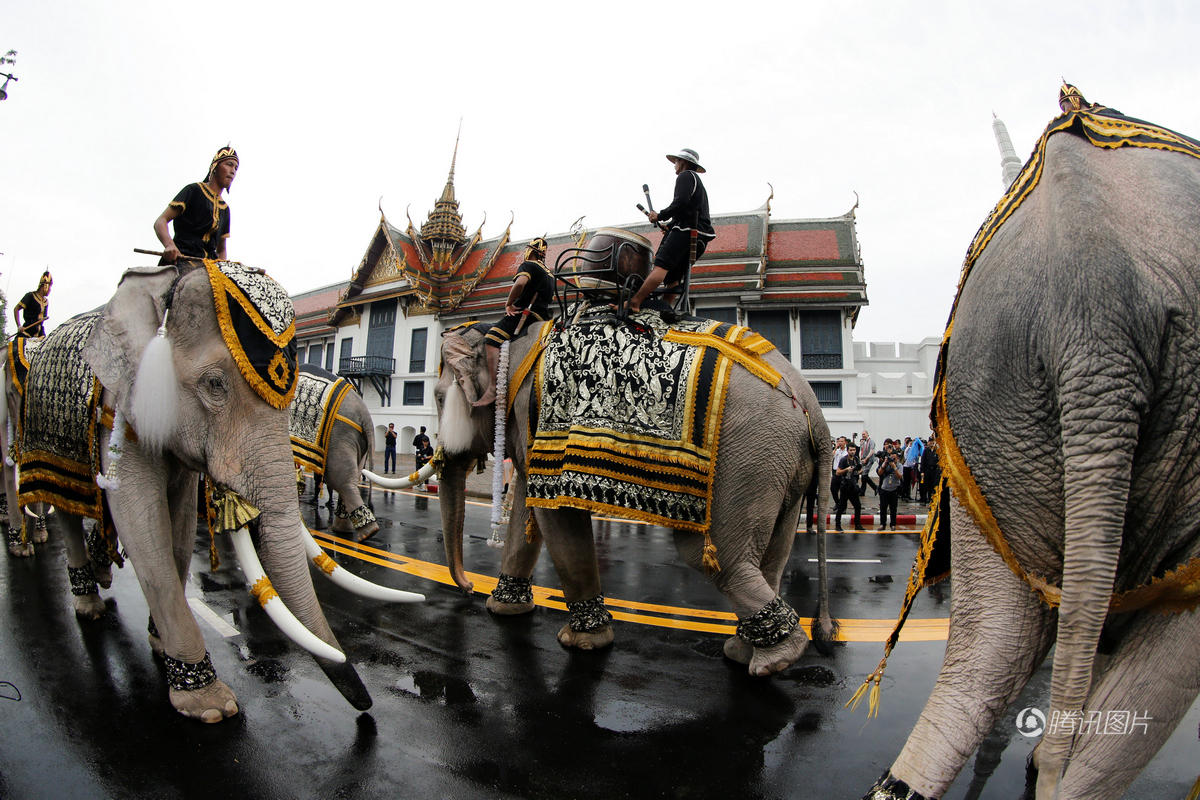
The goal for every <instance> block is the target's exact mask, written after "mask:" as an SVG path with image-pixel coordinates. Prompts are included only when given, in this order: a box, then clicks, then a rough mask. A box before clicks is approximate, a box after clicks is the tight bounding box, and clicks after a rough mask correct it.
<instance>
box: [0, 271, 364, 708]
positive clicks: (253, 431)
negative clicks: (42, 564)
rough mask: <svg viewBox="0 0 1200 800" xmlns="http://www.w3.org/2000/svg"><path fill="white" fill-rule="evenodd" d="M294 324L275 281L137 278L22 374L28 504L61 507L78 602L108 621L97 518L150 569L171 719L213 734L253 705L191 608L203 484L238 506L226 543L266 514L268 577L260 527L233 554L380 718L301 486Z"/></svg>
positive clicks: (147, 578) (214, 276) (68, 329)
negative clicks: (222, 670)
mask: <svg viewBox="0 0 1200 800" xmlns="http://www.w3.org/2000/svg"><path fill="white" fill-rule="evenodd" d="M293 320H294V311H293V309H292V306H291V301H290V299H289V298H288V296H287V294H286V292H284V291H283V289H282V288H281V287H280V286H279V285H278V284H276V283H275V282H274V281H272V280H271V279H270V278H268V277H267V276H266V275H265V274H263V273H262V272H261V271H260V270H255V269H252V268H247V267H244V266H243V265H240V264H235V263H231V262H213V261H208V262H204V265H203V266H202V267H200V266H198V265H196V264H195V262H193V263H192V264H191V265H189V266H186V267H179V268H176V267H166V268H160V269H152V270H131V271H129V272H127V273H126V274H125V276H124V277H123V278H122V280H121V282H120V285H119V286H118V288H117V292H116V294H115V295H114V296H113V297H112V299H111V300H110V301H109V302H108V304H107V305H106V306H104V307H103V308H102V309H100V310H99V311H95V312H90V313H87V314H82V315H79V316H78V317H75V318H73V319H71V320H69V321H67V322H65V323H63V324H62V325H60V326H59V327H58V328H56V329H55V330H54V332H53V333H51V334H50V336H48V337H46V339H45V340H44V341H43V342H42V343H40V344H39V345H38V347H37V353H36V356H35V357H33V358H31V359H30V360H29V361H28V362H27V367H28V369H27V371H26V372H25V373H24V374H23V375H21V376H20V377H21V380H22V384H23V385H22V392H21V393H20V399H21V402H20V404H19V406H18V407H17V409H16V414H17V415H18V421H19V425H18V426H17V428H18V429H19V431H20V436H19V443H18V444H19V446H18V462H19V466H20V487H19V491H20V502H21V503H22V504H26V503H31V502H38V501H43V502H53V503H54V504H55V506H56V507H57V508H58V511H59V513H58V514H56V515H55V519H57V520H59V522H58V527H60V528H61V529H62V532H63V534H64V537H65V539H66V542H67V552H68V563H69V571H70V573H71V583H72V590H73V592H74V593H75V594H76V595H77V596H78V597H80V598H84V601H83V602H84V605H83V607H82V608H81V606H80V605H79V603H78V602H77V605H76V610H77V613H81V614H83V615H92V614H95V613H99V610H100V608H98V607H96V603H97V602H98V600H99V598H98V595H97V592H96V587H95V582H94V581H95V579H94V576H93V574H92V570H91V568H90V559H89V557H88V554H87V553H86V551H85V549H84V548H83V547H82V544H81V543H82V540H83V537H82V524H81V523H82V519H83V518H85V517H90V518H92V519H95V520H98V521H101V526H100V527H101V528H102V529H103V531H102V532H103V533H104V534H105V535H106V540H107V542H108V544H109V547H110V550H111V551H115V550H116V540H115V538H113V536H114V534H115V536H118V537H119V541H120V545H121V547H122V548H123V549H124V551H126V552H127V553H128V557H129V558H130V559H131V560H132V561H133V563H134V564H135V565H136V568H137V578H138V580H139V582H140V583H141V588H142V591H143V594H144V595H145V597H146V602H147V604H148V605H149V607H150V615H151V623H150V627H151V631H150V633H151V635H150V642H151V646H152V648H153V649H154V650H155V652H156V653H157V654H159V655H161V656H162V658H163V660H164V662H165V664H166V667H167V679H168V684H169V698H170V702H171V704H172V706H174V707H175V709H176V710H178V711H179V712H180V713H181V714H184V715H185V716H188V717H192V718H195V719H200V720H203V721H205V722H217V721H220V720H221V719H223V718H225V717H228V716H230V715H232V714H236V713H237V711H238V706H237V702H236V698H235V697H234V694H233V692H232V691H231V690H230V689H229V687H228V686H227V685H226V684H225V683H224V682H222V681H221V680H219V679H218V678H217V677H216V674H215V671H214V670H213V668H212V663H211V660H210V659H209V657H208V654H207V652H206V650H205V645H204V638H203V636H202V634H201V631H200V628H199V626H198V625H197V623H196V620H195V618H194V617H193V616H192V613H191V611H190V609H189V607H188V604H187V601H186V598H185V597H184V586H185V583H186V579H187V574H188V567H189V562H190V560H191V553H192V542H193V539H194V537H195V531H196V496H197V480H198V474H199V473H200V472H203V473H205V474H206V475H207V476H209V478H210V480H212V481H214V482H215V484H216V485H217V486H218V494H223V495H224V496H225V497H226V499H227V500H230V501H231V502H230V503H226V504H224V505H222V506H221V508H222V509H223V510H224V512H225V513H224V515H223V516H222V517H221V519H224V520H226V523H225V527H226V528H229V529H232V528H235V527H238V526H242V525H243V523H246V522H248V521H250V520H251V518H253V517H255V516H257V528H258V531H259V538H258V544H259V550H260V551H261V553H262V560H263V564H265V569H266V572H267V573H269V574H270V578H269V579H268V578H267V577H266V574H264V573H263V568H262V567H261V566H260V565H259V563H258V556H257V553H256V552H255V550H254V547H253V545H251V544H250V539H249V535H248V533H247V532H246V530H245V527H242V528H241V530H239V531H237V532H236V533H234V534H233V543H234V546H235V549H237V551H238V555H239V557H240V559H241V560H242V563H243V569H244V571H245V573H246V576H247V580H248V581H249V582H251V583H253V589H252V591H253V592H254V593H255V595H256V597H257V598H258V600H259V602H260V603H261V604H262V605H263V608H264V610H266V611H267V613H268V614H269V615H271V617H272V619H275V620H277V621H281V624H282V626H283V627H284V628H285V631H286V632H288V635H289V636H292V637H293V638H295V639H297V640H298V641H301V642H302V643H303V644H304V645H305V646H306V647H307V648H308V649H310V650H311V651H313V652H314V653H315V654H318V657H317V661H318V663H319V664H320V666H321V668H322V669H323V670H324V671H325V672H326V674H327V675H328V676H329V677H330V679H331V680H332V682H333V683H334V684H335V686H336V687H337V688H338V689H339V691H341V692H342V694H343V695H344V696H345V697H346V698H347V699H348V700H349V701H350V703H351V704H352V705H354V706H355V707H356V708H360V709H362V708H367V707H369V706H370V704H371V699H370V696H369V695H368V694H367V691H366V689H365V687H364V686H363V684H362V682H361V680H360V679H359V677H358V675H357V673H356V672H355V671H354V669H353V667H352V666H350V665H349V664H348V663H346V661H345V656H344V654H343V653H342V652H341V649H340V647H339V646H338V643H337V640H336V638H335V637H334V635H333V632H332V631H331V630H330V628H329V625H328V623H327V622H326V620H325V617H324V615H323V614H322V612H321V608H320V605H319V604H318V602H317V598H316V593H315V592H314V590H313V586H312V581H311V578H310V576H309V569H308V561H309V558H312V559H313V560H314V561H316V562H317V563H318V565H319V566H321V567H322V571H324V572H332V573H333V575H331V577H335V576H336V575H337V574H339V572H344V570H340V568H337V567H336V565H332V562H331V560H330V559H328V558H327V557H325V556H324V555H323V554H321V553H320V551H319V548H317V547H316V545H315V543H312V541H311V537H310V536H308V531H307V529H306V528H304V526H303V523H302V521H301V517H300V513H299V504H298V502H297V499H296V494H295V490H294V488H293V486H294V484H293V479H294V471H293V465H292V464H293V462H292V458H291V447H290V443H289V441H288V415H287V410H286V409H287V405H288V403H289V402H290V400H291V397H292V393H293V391H294V384H295V344H294V322H293ZM156 331H157V333H156ZM114 431H115V432H114ZM97 471H100V472H101V474H96V473H97ZM231 493H236V495H237V496H240V498H244V501H246V502H248V503H250V504H252V506H253V508H247V507H246V506H245V505H244V503H240V502H238V501H237V500H236V498H233V495H232V494H231ZM230 519H232V520H233V522H232V523H230V522H228V520H230ZM314 551H315V552H314ZM322 559H323V560H322ZM327 562H328V563H327ZM380 588H382V587H380ZM385 593H386V592H385ZM285 607H286V608H285ZM289 610H290V614H289V613H288V611H289Z"/></svg>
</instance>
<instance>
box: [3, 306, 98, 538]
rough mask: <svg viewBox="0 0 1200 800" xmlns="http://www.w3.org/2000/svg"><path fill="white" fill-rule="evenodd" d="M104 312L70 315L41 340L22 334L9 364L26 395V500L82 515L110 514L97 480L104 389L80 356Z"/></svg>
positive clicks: (20, 438)
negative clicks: (99, 408)
mask: <svg viewBox="0 0 1200 800" xmlns="http://www.w3.org/2000/svg"><path fill="white" fill-rule="evenodd" d="M99 318H100V313H99V312H93V313H88V314H80V315H79V316H77V317H73V318H72V319H70V320H68V321H67V322H65V323H63V324H62V325H59V326H58V327H57V328H55V329H54V330H53V331H52V332H51V333H50V335H49V336H47V337H46V338H44V339H42V340H41V341H40V343H38V344H37V345H36V347H31V345H32V344H33V342H32V341H29V340H17V341H20V342H23V344H22V345H21V346H20V347H21V349H20V350H19V351H18V352H14V350H15V348H14V346H11V345H10V348H9V362H8V363H9V369H10V370H11V371H12V373H13V375H12V380H13V383H14V385H16V386H17V387H18V390H19V391H20V393H21V395H22V396H23V401H22V403H21V413H20V415H19V416H18V418H17V420H16V422H17V431H16V445H17V459H16V460H17V464H18V465H19V468H20V481H19V489H18V502H19V503H20V505H21V506H27V505H29V504H31V503H36V502H44V503H50V504H52V505H53V506H54V507H55V508H59V509H62V510H63V511H66V512H68V513H71V514H77V515H79V516H81V517H89V518H91V519H96V520H105V519H106V516H107V515H106V513H105V510H104V498H103V492H102V491H101V490H100V487H99V486H97V485H96V481H95V475H96V474H97V473H99V472H100V430H101V429H100V425H101V420H100V416H101V415H100V414H99V413H98V408H97V406H98V405H99V404H100V397H101V394H102V389H101V386H100V382H99V381H98V380H97V379H96V376H95V373H93V372H92V368H91V367H90V366H89V365H88V363H87V362H86V361H85V360H84V358H83V355H82V351H83V346H84V344H85V343H86V342H87V340H88V338H89V337H90V336H91V333H92V328H94V327H95V325H96V322H97V320H99ZM14 345H15V343H14ZM18 378H19V382H18ZM110 424H111V423H110ZM105 527H106V528H111V525H107V524H106V526H105ZM111 541H114V542H115V537H113V538H112V539H111Z"/></svg>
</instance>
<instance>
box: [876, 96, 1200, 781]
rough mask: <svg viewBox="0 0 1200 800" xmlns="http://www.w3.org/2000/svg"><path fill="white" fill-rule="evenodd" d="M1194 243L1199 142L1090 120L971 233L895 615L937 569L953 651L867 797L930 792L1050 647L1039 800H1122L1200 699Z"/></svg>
mask: <svg viewBox="0 0 1200 800" xmlns="http://www.w3.org/2000/svg"><path fill="white" fill-rule="evenodd" d="M1197 231H1200V143H1198V142H1196V141H1194V140H1191V139H1188V138H1186V137H1183V136H1180V135H1179V134H1175V133H1173V132H1171V131H1167V130H1165V129H1162V128H1159V127H1157V126H1154V125H1150V124H1148V123H1145V122H1142V121H1140V120H1134V119H1130V118H1126V117H1122V116H1120V115H1119V114H1117V113H1116V112H1114V111H1112V110H1111V109H1106V108H1103V107H1098V106H1091V107H1087V106H1084V107H1083V108H1082V109H1080V110H1075V111H1069V112H1068V113H1066V114H1064V115H1063V116H1060V117H1058V118H1056V119H1055V120H1054V121H1052V122H1051V124H1050V126H1049V127H1048V128H1047V129H1046V132H1045V133H1044V134H1043V136H1042V138H1041V140H1040V141H1039V143H1038V146H1037V148H1036V149H1035V151H1034V153H1033V155H1032V156H1031V158H1030V160H1029V161H1028V162H1027V163H1026V165H1025V168H1024V170H1023V171H1022V172H1021V173H1020V174H1019V175H1018V177H1017V179H1016V180H1015V181H1014V182H1013V184H1012V187H1011V188H1010V189H1009V191H1008V193H1007V194H1006V195H1005V196H1004V197H1003V198H1002V199H1001V201H1000V203H999V205H998V206H997V207H996V210H995V211H993V212H992V214H991V215H990V216H989V217H988V219H987V220H986V221H985V222H984V224H983V226H982V227H981V228H980V230H979V232H978V233H977V234H976V237H975V240H974V241H973V242H972V244H971V246H970V248H969V250H968V252H967V257H966V261H965V263H964V266H963V272H962V278H961V279H960V284H959V292H958V297H957V299H956V301H955V304H954V308H953V311H952V312H951V317H950V323H949V324H948V326H947V329H946V334H945V338H944V340H943V345H942V353H941V358H940V363H939V369H938V379H937V384H936V391H935V395H934V414H933V416H934V421H935V424H936V432H937V438H938V443H939V448H940V450H941V456H942V458H941V463H942V466H943V470H944V472H945V477H944V478H943V480H942V483H941V485H940V487H939V493H938V496H937V498H936V499H935V501H934V506H933V511H935V512H936V515H931V516H933V517H934V518H933V519H931V521H930V523H929V524H928V525H927V527H926V530H925V532H924V534H923V536H922V545H921V550H920V554H919V556H918V559H917V562H916V568H915V574H914V576H913V581H912V582H911V584H910V585H911V587H912V588H911V589H910V591H909V593H908V597H906V605H905V608H904V610H903V611H902V614H901V619H903V615H904V614H905V613H907V610H908V609H909V608H911V602H912V597H913V595H915V593H916V591H917V590H918V589H919V587H920V585H921V584H923V583H924V584H928V583H930V582H932V581H934V580H936V579H938V578H940V577H944V576H945V574H946V572H947V571H948V572H949V574H950V579H951V581H952V587H953V591H952V604H951V611H950V635H949V639H948V641H947V643H946V656H945V661H944V663H943V665H942V669H941V672H940V674H939V676H938V680H937V683H936V684H935V686H934V689H933V693H932V695H931V696H930V698H929V700H928V702H927V704H926V706H925V708H924V710H923V712H922V714H921V716H920V718H919V720H918V722H917V724H916V727H915V728H914V729H913V731H912V733H911V734H910V736H909V738H908V741H907V743H906V744H905V745H904V748H903V750H902V751H901V752H900V755H899V757H898V758H897V759H896V761H895V762H894V763H893V764H892V765H891V767H890V769H889V771H888V772H887V773H885V775H884V776H883V777H882V778H881V779H880V781H879V782H878V783H877V784H876V786H875V787H874V788H873V789H872V790H871V791H870V792H869V793H868V794H867V795H866V797H868V798H897V797H904V798H921V797H928V798H934V797H941V796H942V795H943V793H944V792H945V791H946V790H947V788H948V787H949V786H950V784H951V782H952V781H953V780H954V779H955V776H956V775H957V774H958V772H959V770H960V769H961V768H962V767H963V765H964V764H965V762H966V761H967V759H968V758H970V756H971V754H972V753H973V752H974V751H975V749H976V748H977V747H978V745H979V743H980V741H981V740H982V739H983V738H984V736H985V735H987V733H988V731H989V730H990V729H992V727H993V726H994V725H995V724H996V722H997V720H998V719H999V718H1000V717H1001V715H1003V714H1004V712H1005V710H1006V708H1007V707H1008V705H1009V704H1010V703H1011V702H1012V701H1013V700H1014V699H1015V698H1016V697H1017V696H1018V694H1019V693H1020V692H1021V690H1022V688H1023V687H1024V686H1025V685H1026V682H1027V681H1028V680H1029V677H1030V675H1031V674H1032V673H1033V672H1034V670H1035V669H1036V668H1037V667H1038V666H1039V664H1040V663H1041V662H1042V661H1043V659H1045V657H1046V655H1047V653H1048V651H1049V650H1050V648H1051V646H1052V645H1054V646H1055V650H1054V656H1053V668H1052V673H1051V680H1050V697H1049V708H1046V709H1044V713H1043V716H1044V721H1045V726H1044V731H1045V732H1044V735H1043V738H1042V739H1041V741H1040V742H1039V744H1038V746H1037V748H1036V749H1035V751H1034V753H1033V759H1032V766H1033V768H1034V770H1035V771H1036V786H1035V788H1036V796H1037V797H1038V798H1052V797H1053V798H1059V800H1068V798H1088V800H1102V799H1103V798H1116V797H1121V796H1123V795H1124V793H1125V790H1126V788H1127V787H1128V786H1129V785H1130V783H1131V782H1132V781H1133V779H1134V778H1135V777H1136V776H1137V775H1138V773H1139V771H1140V770H1141V769H1142V768H1143V767H1144V766H1145V765H1146V763H1147V762H1148V761H1149V760H1150V759H1151V758H1152V757H1153V756H1154V754H1155V753H1156V752H1157V751H1158V749H1159V747H1160V746H1161V745H1162V744H1163V742H1165V741H1166V739H1167V737H1168V736H1169V735H1170V734H1171V732H1172V731H1173V730H1174V729H1175V727H1176V725H1177V724H1178V723H1179V721H1180V720H1181V719H1182V718H1183V716H1184V714H1185V713H1186V712H1187V711H1188V709H1189V707H1191V705H1192V703H1193V701H1194V700H1195V699H1196V696H1197V687H1200V662H1198V661H1197V659H1196V648H1197V645H1198V644H1200V614H1198V613H1197V611H1196V605H1197V603H1198V602H1200V521H1198V512H1200V500H1198V495H1197V492H1196V488H1195V487H1196V482H1197V480H1200V461H1198V460H1197V457H1196V445H1195V442H1196V440H1197V438H1198V437H1200V402H1198V398H1200V332H1198V324H1197V322H1198V320H1200V236H1197ZM947 524H948V529H947ZM945 544H949V552H948V553H947V552H945V548H944V546H943V545H945ZM897 632H898V629H897ZM894 641H895V639H894V637H893V639H892V641H891V642H889V647H888V649H889V650H890V647H891V645H892V644H894ZM883 666H884V664H883V663H882V662H881V664H880V669H879V670H877V671H876V673H875V674H873V675H872V676H871V677H870V678H869V679H868V681H869V682H870V683H873V684H874V686H875V687H878V682H879V678H880V675H881V674H882V669H883ZM872 693H873V694H875V695H876V698H877V697H878V694H877V688H874V689H873V690H872ZM873 705H875V704H874V703H873ZM1030 788H1034V787H1030Z"/></svg>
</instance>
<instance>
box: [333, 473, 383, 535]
mask: <svg viewBox="0 0 1200 800" xmlns="http://www.w3.org/2000/svg"><path fill="white" fill-rule="evenodd" d="M332 486H333V488H334V489H335V490H336V491H337V493H338V498H339V500H340V501H341V502H340V503H338V510H339V511H344V512H345V516H344V517H343V516H341V515H340V514H339V515H338V517H337V519H336V520H335V521H334V526H333V529H334V530H335V531H339V532H342V533H349V532H351V531H353V532H354V539H355V541H358V542H365V541H366V540H367V539H370V538H371V537H372V536H374V535H375V534H377V533H379V522H378V521H377V520H376V519H375V515H374V514H372V513H371V509H370V508H368V507H367V504H366V503H364V502H363V500H362V495H361V494H359V491H358V483H357V481H350V480H347V481H345V482H343V483H335V484H332ZM339 523H340V524H341V525H342V526H343V528H344V529H342V528H339V527H338V525H339Z"/></svg>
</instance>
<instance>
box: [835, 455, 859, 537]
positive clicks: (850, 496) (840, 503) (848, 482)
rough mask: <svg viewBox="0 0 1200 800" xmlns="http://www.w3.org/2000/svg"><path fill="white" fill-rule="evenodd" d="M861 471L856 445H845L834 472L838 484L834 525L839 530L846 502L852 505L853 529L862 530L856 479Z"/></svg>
mask: <svg viewBox="0 0 1200 800" xmlns="http://www.w3.org/2000/svg"><path fill="white" fill-rule="evenodd" d="M861 472H862V462H860V461H859V460H858V447H857V446H855V445H853V444H850V445H847V446H846V455H844V456H842V460H841V461H839V462H838V465H837V470H836V471H835V472H834V474H835V475H836V476H837V477H836V483H837V486H838V494H837V498H838V500H837V517H836V518H835V520H834V526H835V528H836V529H837V530H838V531H839V532H840V531H841V530H842V513H843V512H844V511H845V510H846V503H847V502H849V503H850V504H851V505H852V506H854V530H856V531H861V530H864V528H863V526H862V502H861V501H860V500H859V499H858V479H859V475H860V473H861Z"/></svg>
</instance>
